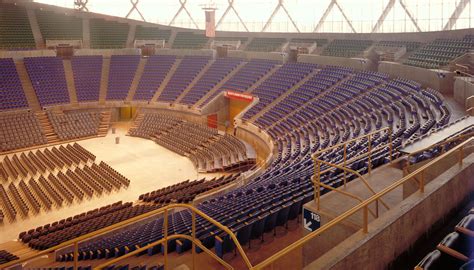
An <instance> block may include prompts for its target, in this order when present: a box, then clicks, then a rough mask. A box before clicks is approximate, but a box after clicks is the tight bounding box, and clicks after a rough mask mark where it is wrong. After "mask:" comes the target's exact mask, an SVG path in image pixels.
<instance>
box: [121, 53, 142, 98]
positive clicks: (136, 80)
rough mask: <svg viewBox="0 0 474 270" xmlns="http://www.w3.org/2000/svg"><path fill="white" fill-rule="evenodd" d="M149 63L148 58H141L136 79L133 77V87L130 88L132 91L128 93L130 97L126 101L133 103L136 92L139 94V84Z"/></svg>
mask: <svg viewBox="0 0 474 270" xmlns="http://www.w3.org/2000/svg"><path fill="white" fill-rule="evenodd" d="M146 63H147V58H141V59H140V63H139V64H138V67H137V71H136V72H135V77H133V81H132V85H131V86H130V91H128V95H127V97H126V98H125V101H131V100H132V98H133V96H134V95H135V92H137V88H138V84H139V83H140V80H141V78H142V75H143V71H144V70H145V65H146Z"/></svg>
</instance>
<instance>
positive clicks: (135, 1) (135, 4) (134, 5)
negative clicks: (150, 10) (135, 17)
mask: <svg viewBox="0 0 474 270" xmlns="http://www.w3.org/2000/svg"><path fill="white" fill-rule="evenodd" d="M138 2H140V0H130V3H131V4H132V8H131V9H130V11H129V12H128V13H127V16H125V18H127V19H128V17H129V16H130V14H132V12H133V11H134V10H136V11H137V12H138V14H139V15H140V17H141V18H142V20H143V21H144V22H146V20H145V17H143V14H142V13H141V12H140V10H139V9H138Z"/></svg>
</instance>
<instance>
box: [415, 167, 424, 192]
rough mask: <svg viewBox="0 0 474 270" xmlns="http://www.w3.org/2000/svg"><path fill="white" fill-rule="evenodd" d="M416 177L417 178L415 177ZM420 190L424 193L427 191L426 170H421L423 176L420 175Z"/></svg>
mask: <svg viewBox="0 0 474 270" xmlns="http://www.w3.org/2000/svg"><path fill="white" fill-rule="evenodd" d="M415 179H416V178H415ZM420 192H421V193H423V192H425V171H422V172H421V177H420Z"/></svg>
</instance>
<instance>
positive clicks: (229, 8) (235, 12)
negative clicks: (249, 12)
mask: <svg viewBox="0 0 474 270" xmlns="http://www.w3.org/2000/svg"><path fill="white" fill-rule="evenodd" d="M227 2H228V3H229V5H228V6H227V8H226V10H225V11H224V14H222V16H221V18H220V19H219V21H218V22H217V24H216V29H217V27H219V25H220V24H221V23H222V21H223V20H224V18H225V16H227V13H229V11H231V10H232V11H234V14H235V15H236V16H237V18H238V19H239V21H240V23H241V24H242V25H243V26H244V28H245V31H247V32H249V29H248V28H247V25H246V24H245V23H244V21H243V20H242V18H240V15H239V13H238V12H237V10H235V7H234V0H227Z"/></svg>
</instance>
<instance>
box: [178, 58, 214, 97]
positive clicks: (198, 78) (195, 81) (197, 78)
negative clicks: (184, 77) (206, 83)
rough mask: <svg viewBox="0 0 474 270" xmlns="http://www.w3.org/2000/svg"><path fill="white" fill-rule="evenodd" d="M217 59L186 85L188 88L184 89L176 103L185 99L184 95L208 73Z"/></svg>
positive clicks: (210, 62)
mask: <svg viewBox="0 0 474 270" xmlns="http://www.w3.org/2000/svg"><path fill="white" fill-rule="evenodd" d="M214 62H215V60H211V61H209V62H208V63H207V64H206V65H205V66H204V68H203V69H201V71H200V72H199V73H198V74H197V75H196V77H194V79H193V80H192V81H191V83H190V84H189V85H188V87H186V89H184V90H183V92H182V93H181V94H180V95H179V96H178V97H177V98H176V100H175V101H174V103H180V101H181V100H182V99H183V97H184V96H186V95H187V94H188V93H189V91H191V89H193V87H194V85H196V83H197V82H198V81H199V80H200V79H201V78H202V76H204V74H206V72H207V71H208V70H209V68H210V67H211V66H212V64H214Z"/></svg>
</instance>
